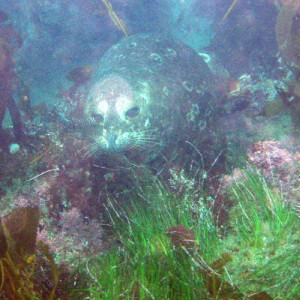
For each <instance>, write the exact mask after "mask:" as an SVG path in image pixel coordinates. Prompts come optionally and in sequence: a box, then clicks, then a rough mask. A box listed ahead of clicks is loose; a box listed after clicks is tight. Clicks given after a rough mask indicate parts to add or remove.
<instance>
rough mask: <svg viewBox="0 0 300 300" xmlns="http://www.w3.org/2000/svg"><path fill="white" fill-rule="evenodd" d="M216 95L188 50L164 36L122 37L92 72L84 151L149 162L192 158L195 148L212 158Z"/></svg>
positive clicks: (215, 140) (203, 65) (206, 74)
mask: <svg viewBox="0 0 300 300" xmlns="http://www.w3.org/2000/svg"><path fill="white" fill-rule="evenodd" d="M215 99H216V97H215V91H214V85H213V79H212V74H211V72H210V70H209V68H208V67H207V65H206V63H205V62H204V61H203V59H202V57H200V56H199V55H198V54H197V52H195V51H194V50H193V49H191V48H190V47H188V46H187V45H185V44H184V43H182V42H180V41H177V40H174V39H170V38H167V37H165V36H161V35H153V34H141V35H133V36H129V37H126V38H124V39H123V40H121V41H120V42H119V43H118V44H116V45H114V46H113V47H112V48H111V49H109V50H108V52H107V53H106V54H105V55H104V56H103V58H102V60H101V62H100V64H99V66H98V68H97V70H96V71H95V74H94V75H93V78H92V86H91V89H90V94H89V97H88V99H87V103H86V107H85V116H86V118H87V120H88V121H89V124H90V125H89V127H88V128H89V129H88V136H89V138H90V144H89V146H88V147H87V148H86V154H87V155H90V156H96V157H103V156H107V155H110V154H113V155H115V156H116V155H117V156H118V155H120V154H121V153H122V154H128V155H130V157H131V158H135V157H136V158H137V157H138V159H139V160H140V161H141V162H143V163H151V164H152V165H153V164H155V163H154V162H155V161H157V160H159V157H160V158H162V157H163V158H164V159H167V160H181V161H182V162H183V161H186V162H188V161H190V162H191V160H192V157H191V156H190V154H191V152H193V153H195V154H196V155H199V153H198V151H199V152H201V153H202V154H203V157H204V161H206V160H207V161H211V159H212V158H213V157H214V158H215V157H216V155H217V154H216V153H217V152H216V151H212V149H215V145H216V143H218V138H217V137H218V134H217V133H218V132H219V129H220V128H219V127H218V125H217V122H216V118H215V117H216V115H217V114H216V105H215ZM187 142H188V143H187ZM188 148H189V149H190V150H192V151H188V152H187V149H188ZM195 149H197V150H198V151H195ZM196 152H197V153H196ZM199 158H200V157H199ZM206 158H207V159H206ZM160 161H161V160H160Z"/></svg>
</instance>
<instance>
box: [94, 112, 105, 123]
mask: <svg viewBox="0 0 300 300" xmlns="http://www.w3.org/2000/svg"><path fill="white" fill-rule="evenodd" d="M91 120H92V122H93V123H96V124H99V123H102V122H103V121H104V118H103V116H102V115H101V114H92V115H91Z"/></svg>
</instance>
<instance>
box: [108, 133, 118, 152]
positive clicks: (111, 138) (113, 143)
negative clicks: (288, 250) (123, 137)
mask: <svg viewBox="0 0 300 300" xmlns="http://www.w3.org/2000/svg"><path fill="white" fill-rule="evenodd" d="M116 140H117V135H116V134H111V135H110V136H109V139H108V145H109V148H110V149H112V150H114V149H116Z"/></svg>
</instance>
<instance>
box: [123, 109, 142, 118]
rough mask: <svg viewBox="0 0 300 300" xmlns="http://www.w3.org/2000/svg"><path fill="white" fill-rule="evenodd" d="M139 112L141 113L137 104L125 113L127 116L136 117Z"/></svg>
mask: <svg viewBox="0 0 300 300" xmlns="http://www.w3.org/2000/svg"><path fill="white" fill-rule="evenodd" d="M139 113H140V109H139V108H138V107H137V106H135V107H132V108H130V109H128V110H127V111H126V113H125V116H126V117H127V118H134V117H136V116H137V115H138V114H139Z"/></svg>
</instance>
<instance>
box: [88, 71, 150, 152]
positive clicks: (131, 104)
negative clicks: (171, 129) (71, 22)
mask: <svg viewBox="0 0 300 300" xmlns="http://www.w3.org/2000/svg"><path fill="white" fill-rule="evenodd" d="M148 108H149V97H148V94H147V89H144V97H141V95H140V94H139V96H138V97H137V96H136V95H135V92H134V91H133V90H132V88H131V86H130V84H129V83H128V82H127V81H126V80H125V79H123V78H122V77H120V76H117V75H111V76H108V77H105V78H103V79H102V80H101V81H99V82H96V83H95V84H94V85H93V87H92V89H91V92H90V95H89V98H88V101H87V106H86V109H85V115H86V118H87V120H88V122H89V123H90V125H91V126H89V131H90V132H89V133H88V135H89V136H90V137H91V140H92V142H91V144H90V145H89V146H87V149H86V150H87V152H86V154H87V155H88V156H95V155H98V154H102V153H117V152H122V151H125V150H130V149H141V148H145V147H150V146H151V145H154V144H155V138H154V133H153V131H152V130H151V128H150V121H149V118H150V117H151V114H149V109H148Z"/></svg>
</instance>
